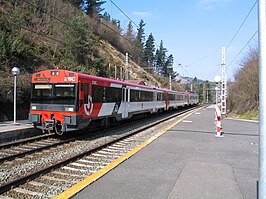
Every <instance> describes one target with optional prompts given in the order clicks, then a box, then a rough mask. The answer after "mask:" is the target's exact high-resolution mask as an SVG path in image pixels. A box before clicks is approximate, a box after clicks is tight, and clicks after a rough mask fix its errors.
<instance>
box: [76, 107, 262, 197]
mask: <svg viewBox="0 0 266 199" xmlns="http://www.w3.org/2000/svg"><path fill="white" fill-rule="evenodd" d="M222 123H223V131H224V137H223V138H217V137H215V127H214V108H212V107H208V108H205V109H202V110H200V111H198V112H197V113H195V114H193V115H191V116H189V117H188V118H186V119H185V120H184V121H183V122H181V123H179V124H178V125H176V126H175V127H173V128H172V129H171V130H169V131H168V132H167V133H165V134H164V135H162V136H161V137H159V138H158V139H157V140H155V141H154V142H152V143H151V144H150V145H148V146H147V147H145V148H144V149H142V150H141V151H139V152H138V153H137V154H135V155H134V156H132V157H131V158H130V159H128V160H127V161H125V162H123V163H122V164H120V165H119V166H118V167H116V168H115V169H114V170H112V171H110V172H109V173H108V174H106V175H105V176H103V177H102V178H100V179H99V180H97V181H96V182H94V183H93V184H91V185H90V186H88V187H86V188H85V189H84V190H82V191H81V192H79V193H78V194H77V195H76V196H74V198H79V199H80V198H97V199H100V198H116V199H119V198H121V199H122V198H123V199H124V198H127V199H130V198H132V199H133V198H134V199H137V198H158V199H164V198H168V199H179V198H180V199H181V198H182V199H183V198H184V199H187V198H195V199H199V198H204V199H215V198H224V199H231V198H232V199H238V198H239V199H240V198H245V199H252V198H254V199H255V198H256V181H257V180H258V139H259V136H258V123H255V122H244V121H237V120H231V119H223V121H222Z"/></svg>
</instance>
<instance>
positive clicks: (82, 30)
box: [65, 14, 93, 65]
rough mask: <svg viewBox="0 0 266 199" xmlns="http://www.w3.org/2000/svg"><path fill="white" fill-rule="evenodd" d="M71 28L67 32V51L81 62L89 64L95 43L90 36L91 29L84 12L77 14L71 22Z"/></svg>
mask: <svg viewBox="0 0 266 199" xmlns="http://www.w3.org/2000/svg"><path fill="white" fill-rule="evenodd" d="M69 26H70V27H69V29H68V31H67V32H66V34H65V41H66V44H67V46H66V51H67V53H68V54H69V55H71V56H72V57H73V58H74V59H75V60H76V61H77V62H78V63H79V64H84V65H86V64H87V61H86V60H87V56H88V54H89V53H91V52H92V46H93V43H92V41H91V40H90V38H89V36H90V35H91V31H90V29H89V26H88V24H87V22H86V21H85V18H84V16H83V15H82V14H77V15H76V16H74V17H73V18H72V19H71V20H70V22H69Z"/></svg>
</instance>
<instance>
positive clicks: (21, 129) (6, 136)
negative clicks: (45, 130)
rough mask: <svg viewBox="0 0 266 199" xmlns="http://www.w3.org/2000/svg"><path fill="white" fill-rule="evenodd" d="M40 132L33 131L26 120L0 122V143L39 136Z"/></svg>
mask: <svg viewBox="0 0 266 199" xmlns="http://www.w3.org/2000/svg"><path fill="white" fill-rule="evenodd" d="M40 133H41V132H40V131H38V130H36V129H34V128H33V126H32V125H31V123H30V122H29V121H28V120H18V121H17V122H16V123H15V124H14V121H5V122H0V143H1V142H5V141H11V140H16V139H21V138H25V137H27V136H30V135H39V134H40Z"/></svg>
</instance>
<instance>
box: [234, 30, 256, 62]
mask: <svg viewBox="0 0 266 199" xmlns="http://www.w3.org/2000/svg"><path fill="white" fill-rule="evenodd" d="M257 33H258V30H257V31H256V32H255V33H254V34H253V35H252V36H251V38H250V39H249V40H248V41H247V42H246V44H245V45H244V46H243V47H242V49H241V50H240V51H239V53H238V54H237V55H236V56H235V57H234V58H233V60H232V61H231V62H230V64H229V65H231V64H232V63H233V62H234V61H235V60H236V58H237V57H238V56H239V55H240V54H241V52H242V51H243V50H244V49H245V48H246V46H247V45H248V44H249V42H250V41H251V40H252V39H253V38H254V37H255V35H256V34H257Z"/></svg>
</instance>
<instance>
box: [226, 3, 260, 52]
mask: <svg viewBox="0 0 266 199" xmlns="http://www.w3.org/2000/svg"><path fill="white" fill-rule="evenodd" d="M257 3H258V0H256V1H255V3H254V4H253V6H252V7H251V9H250V10H249V12H248V14H247V15H246V17H245V19H244V20H243V22H242V23H241V25H240V26H239V28H238V29H237V31H236V33H235V34H234V36H233V38H232V39H231V40H230V42H229V43H228V45H227V47H226V48H229V47H230V45H231V44H232V42H233V41H234V39H235V38H236V36H237V35H238V33H239V31H240V30H241V28H242V27H243V25H244V23H245V22H246V20H247V19H248V17H249V15H250V13H251V12H252V10H253V9H254V7H255V5H256V4H257Z"/></svg>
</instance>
